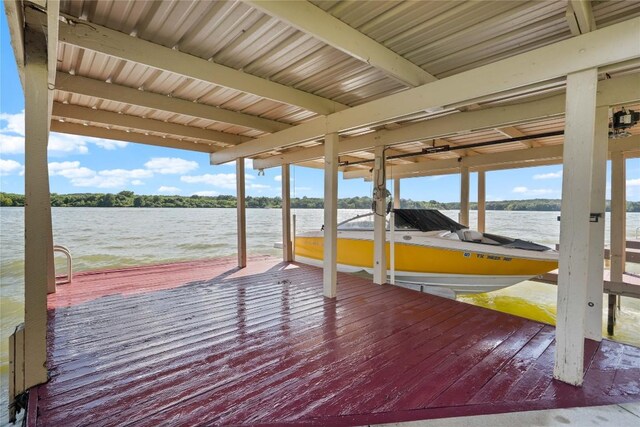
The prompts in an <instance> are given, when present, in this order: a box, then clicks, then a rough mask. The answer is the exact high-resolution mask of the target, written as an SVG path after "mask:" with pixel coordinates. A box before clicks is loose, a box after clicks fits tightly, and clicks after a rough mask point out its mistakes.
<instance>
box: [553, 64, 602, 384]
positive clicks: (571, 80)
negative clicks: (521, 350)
mask: <svg viewBox="0 0 640 427" xmlns="http://www.w3.org/2000/svg"><path fill="white" fill-rule="evenodd" d="M597 82H598V70H597V69H596V68H592V69H589V70H585V71H580V72H577V73H573V74H569V75H568V76H567V99H566V116H565V136H564V148H563V159H564V169H563V176H562V206H561V208H562V211H561V222H560V263H559V273H558V303H557V307H558V308H557V310H558V315H557V321H556V325H557V326H556V354H555V364H554V371H553V376H554V378H556V379H558V380H560V381H564V382H566V383H569V384H572V385H577V386H579V385H582V380H583V361H584V338H585V312H586V304H587V280H588V272H589V268H588V258H589V234H590V233H589V231H590V228H591V227H590V223H589V218H590V215H589V213H590V212H589V211H590V210H591V175H592V173H591V170H592V164H593V155H594V143H595V112H596V107H595V106H596V89H597ZM600 249H602V248H600Z"/></svg>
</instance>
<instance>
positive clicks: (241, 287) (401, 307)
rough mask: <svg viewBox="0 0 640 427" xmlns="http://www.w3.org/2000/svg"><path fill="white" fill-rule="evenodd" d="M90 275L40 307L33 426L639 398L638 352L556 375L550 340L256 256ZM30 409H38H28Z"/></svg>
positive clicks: (493, 318) (294, 420)
mask: <svg viewBox="0 0 640 427" xmlns="http://www.w3.org/2000/svg"><path fill="white" fill-rule="evenodd" d="M234 263H235V258H233V259H231V258H228V259H217V260H206V261H197V262H185V263H174V264H164V265H159V266H146V267H139V268H131V269H121V270H116V271H102V272H97V273H86V274H80V275H78V276H77V280H75V279H74V283H73V284H72V285H67V286H61V287H60V288H59V292H57V293H56V294H54V295H51V296H49V300H48V306H49V310H50V312H49V322H50V323H49V339H48V351H49V356H50V368H51V374H52V378H51V380H50V381H49V382H48V383H47V384H44V385H42V386H39V387H38V389H37V392H36V393H34V394H32V395H31V401H32V403H31V407H30V408H29V409H30V410H29V413H31V414H37V417H35V415H33V418H34V419H35V421H34V419H31V420H29V422H31V423H32V425H38V426H56V425H65V426H80V425H92V426H93V425H95V426H116V425H117V426H120V425H136V426H138V425H141V426H145V425H149V426H157V425H176V426H181V425H184V426H190V425H196V424H198V425H201V424H203V423H204V424H230V423H234V424H239V425H248V424H264V425H282V424H299V423H305V424H310V425H359V424H366V423H374V422H395V421H407V420H413V419H420V418H437V417H446V416H454V415H470V414H481V413H497V412H507V411H514V410H531V409H542V408H553V407H566V406H572V405H573V406H575V405H576V404H578V405H595V404H602V403H614V402H621V403H622V402H628V401H632V400H637V399H639V398H640V390H638V383H637V378H638V377H640V349H637V348H635V347H631V346H625V345H622V344H618V343H612V342H609V341H606V340H605V341H603V342H602V344H601V345H598V344H597V343H594V342H591V343H590V342H587V353H586V357H585V367H586V370H587V371H586V375H585V386H584V387H583V388H581V389H580V388H575V387H571V386H565V385H563V384H559V383H557V382H555V381H553V380H552V377H551V376H552V370H553V351H554V341H553V333H554V329H553V328H552V327H550V326H547V325H542V324H539V323H536V322H532V321H529V320H525V319H522V318H518V317H515V316H511V315H507V314H503V313H497V312H493V311H490V310H487V309H483V308H479V307H474V306H470V305H467V304H462V303H458V302H456V301H451V300H446V299H442V298H439V297H435V296H430V295H426V294H420V293H416V292H413V291H410V290H407V289H402V288H396V287H392V286H378V285H373V284H371V282H369V281H368V280H366V279H364V278H361V277H356V276H352V275H343V274H340V275H339V285H338V298H337V299H335V300H332V299H326V298H324V297H323V296H322V274H321V270H319V269H316V268H313V267H308V266H304V265H297V264H283V263H280V262H278V261H277V260H273V259H270V258H265V257H255V258H252V259H250V260H249V263H248V267H247V268H246V269H242V270H240V269H237V268H235V267H234ZM36 404H37V408H34V406H36Z"/></svg>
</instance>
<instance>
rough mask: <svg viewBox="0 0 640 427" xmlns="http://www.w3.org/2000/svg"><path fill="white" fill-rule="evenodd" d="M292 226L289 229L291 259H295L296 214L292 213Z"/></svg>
mask: <svg viewBox="0 0 640 427" xmlns="http://www.w3.org/2000/svg"><path fill="white" fill-rule="evenodd" d="M292 220H293V228H292V229H291V261H295V260H296V230H297V227H296V214H293V215H292Z"/></svg>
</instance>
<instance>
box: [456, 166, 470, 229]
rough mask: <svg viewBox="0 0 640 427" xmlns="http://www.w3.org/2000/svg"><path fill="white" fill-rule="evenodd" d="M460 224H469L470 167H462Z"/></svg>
mask: <svg viewBox="0 0 640 427" xmlns="http://www.w3.org/2000/svg"><path fill="white" fill-rule="evenodd" d="M458 220H459V222H460V224H462V225H466V226H469V168H468V167H467V166H462V167H461V168H460V214H459V216H458Z"/></svg>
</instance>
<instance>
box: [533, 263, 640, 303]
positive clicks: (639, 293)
mask: <svg viewBox="0 0 640 427" xmlns="http://www.w3.org/2000/svg"><path fill="white" fill-rule="evenodd" d="M531 280H534V281H536V282H542V283H548V284H550V285H557V284H558V270H553V271H550V272H548V273H545V274H542V275H540V276H537V277H534V278H533V279H531ZM603 281H604V288H603V289H604V293H607V294H612V295H620V296H625V297H632V298H640V275H637V274H633V273H624V274H623V275H622V282H612V281H611V277H610V271H609V270H605V271H604V275H603Z"/></svg>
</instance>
